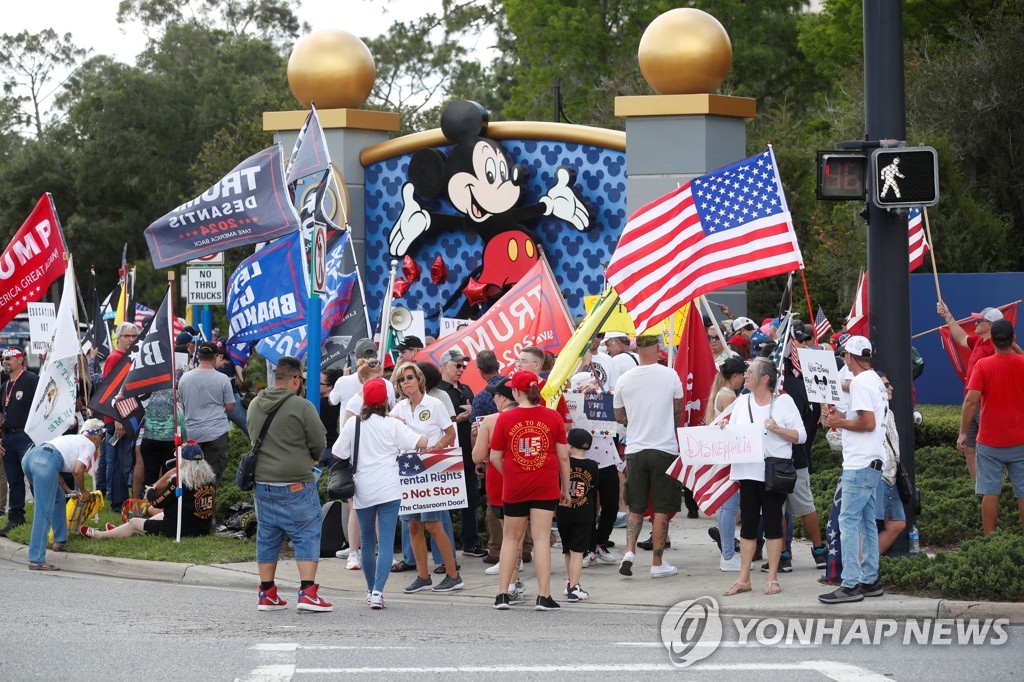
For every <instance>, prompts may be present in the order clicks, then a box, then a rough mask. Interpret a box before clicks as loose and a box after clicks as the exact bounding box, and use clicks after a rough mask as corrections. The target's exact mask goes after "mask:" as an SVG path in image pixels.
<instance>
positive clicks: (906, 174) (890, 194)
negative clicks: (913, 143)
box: [868, 147, 939, 208]
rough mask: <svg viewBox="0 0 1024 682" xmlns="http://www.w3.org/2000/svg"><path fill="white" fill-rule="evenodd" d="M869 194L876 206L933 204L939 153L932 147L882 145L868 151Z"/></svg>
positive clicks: (937, 194) (937, 190) (893, 206)
mask: <svg viewBox="0 0 1024 682" xmlns="http://www.w3.org/2000/svg"><path fill="white" fill-rule="evenodd" d="M869 170H870V174H869V176H868V177H869V178H870V180H871V186H870V188H869V192H870V194H869V198H870V201H871V203H873V204H874V205H875V206H878V207H879V208H912V207H914V206H934V205H935V204H936V203H937V202H938V200H939V155H938V154H937V153H936V152H935V149H934V148H932V147H882V148H879V149H875V150H874V151H872V152H871V157H870V160H869Z"/></svg>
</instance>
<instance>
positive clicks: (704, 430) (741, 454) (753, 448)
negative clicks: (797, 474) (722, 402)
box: [677, 424, 764, 465]
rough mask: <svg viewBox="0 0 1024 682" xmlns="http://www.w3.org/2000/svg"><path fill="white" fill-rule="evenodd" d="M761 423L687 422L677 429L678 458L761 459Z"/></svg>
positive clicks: (697, 462) (707, 460) (709, 460)
mask: <svg viewBox="0 0 1024 682" xmlns="http://www.w3.org/2000/svg"><path fill="white" fill-rule="evenodd" d="M763 430H764V428H763V427H762V426H761V425H760V424H729V425H727V426H726V427H725V428H724V429H723V428H722V427H720V426H718V425H717V424H716V425H714V426H690V427H686V428H682V429H677V433H678V434H679V459H680V461H681V462H682V464H684V465H700V464H753V463H757V462H762V461H764V451H763V450H762V447H761V438H762V436H763Z"/></svg>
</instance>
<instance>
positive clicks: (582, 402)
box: [562, 390, 618, 436]
mask: <svg viewBox="0 0 1024 682" xmlns="http://www.w3.org/2000/svg"><path fill="white" fill-rule="evenodd" d="M562 396H563V397H564V398H565V404H566V406H567V407H568V408H569V416H570V417H572V423H573V425H574V426H578V427H579V428H581V429H587V430H588V431H590V433H591V434H593V435H595V436H614V435H615V433H616V426H618V424H617V422H616V421H615V409H614V405H613V401H614V399H615V398H614V396H613V395H612V394H611V393H589V394H588V393H584V392H583V391H577V390H569V391H565V392H564V393H563V394H562Z"/></svg>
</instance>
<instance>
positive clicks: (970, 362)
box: [964, 336, 996, 394]
mask: <svg viewBox="0 0 1024 682" xmlns="http://www.w3.org/2000/svg"><path fill="white" fill-rule="evenodd" d="M967 347H968V348H970V349H971V356H970V357H969V358H967V369H966V370H965V371H964V382H965V383H968V384H969V383H971V375H972V374H973V373H974V366H975V365H976V364H978V360H981V359H982V358H987V357H989V356H990V355H995V353H996V347H995V345H994V344H993V343H992V339H983V338H981V337H980V336H968V337H967ZM966 390H970V389H966ZM965 394H966V391H965Z"/></svg>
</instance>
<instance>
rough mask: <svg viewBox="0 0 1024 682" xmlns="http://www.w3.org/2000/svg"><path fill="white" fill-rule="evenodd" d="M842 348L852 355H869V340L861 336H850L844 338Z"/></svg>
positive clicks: (867, 356)
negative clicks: (844, 341)
mask: <svg viewBox="0 0 1024 682" xmlns="http://www.w3.org/2000/svg"><path fill="white" fill-rule="evenodd" d="M843 349H844V350H845V351H846V352H847V353H849V354H850V355H853V356H854V357H858V358H870V357H871V342H870V341H868V340H867V339H865V338H864V337H863V336H851V337H850V338H848V339H847V340H846V343H845V344H844V345H843Z"/></svg>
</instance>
